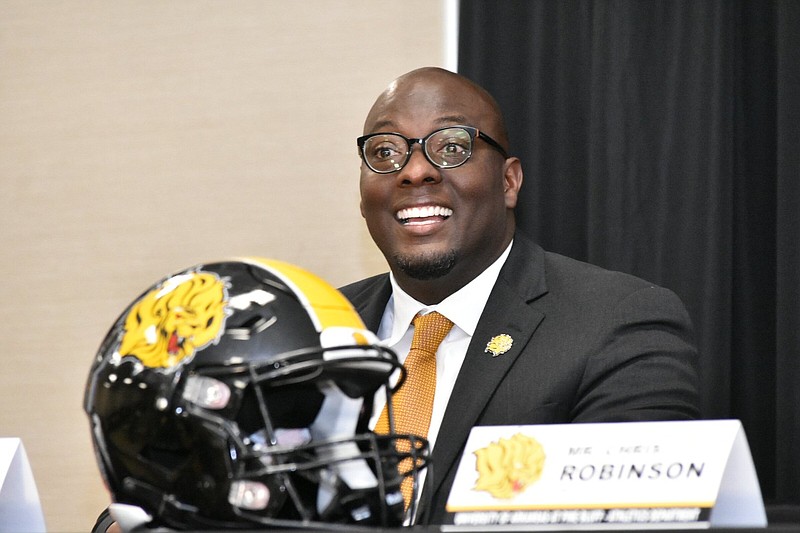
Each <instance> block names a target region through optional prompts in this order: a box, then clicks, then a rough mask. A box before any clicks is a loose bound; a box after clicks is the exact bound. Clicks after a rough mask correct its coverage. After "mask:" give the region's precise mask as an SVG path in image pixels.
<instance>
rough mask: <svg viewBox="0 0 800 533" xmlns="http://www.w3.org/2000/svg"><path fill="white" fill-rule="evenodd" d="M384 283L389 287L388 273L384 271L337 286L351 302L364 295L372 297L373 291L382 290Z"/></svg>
mask: <svg viewBox="0 0 800 533" xmlns="http://www.w3.org/2000/svg"><path fill="white" fill-rule="evenodd" d="M386 285H389V287H390V288H391V284H390V283H389V274H387V273H384V274H378V275H377V276H371V277H369V278H365V279H362V280H359V281H354V282H353V283H349V284H347V285H344V286H342V287H339V291H340V292H341V293H342V294H344V295H345V297H346V298H347V299H348V300H350V301H351V302H353V301H354V300H355V301H358V300H359V299H362V298H365V297H367V298H373V297H374V296H375V293H376V292H380V291H381V290H383V289H384V287H385V286H386Z"/></svg>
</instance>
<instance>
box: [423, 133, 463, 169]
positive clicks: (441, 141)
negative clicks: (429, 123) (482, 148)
mask: <svg viewBox="0 0 800 533" xmlns="http://www.w3.org/2000/svg"><path fill="white" fill-rule="evenodd" d="M428 145H429V146H428V149H429V153H430V154H431V155H432V156H435V157H436V158H437V159H441V160H442V161H451V162H452V161H461V160H463V159H466V158H467V157H468V156H469V154H470V151H471V150H472V139H471V138H470V136H469V133H467V132H466V131H465V130H462V129H460V128H452V129H446V130H442V131H440V132H438V133H437V134H435V135H434V136H433V137H431V138H430V139H429V140H428Z"/></svg>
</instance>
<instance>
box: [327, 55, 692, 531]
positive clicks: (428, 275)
mask: <svg viewBox="0 0 800 533" xmlns="http://www.w3.org/2000/svg"><path fill="white" fill-rule="evenodd" d="M460 126H466V128H459V127H460ZM364 134H365V135H364V137H361V138H360V139H359V151H360V154H361V157H362V164H361V181H360V190H361V213H362V215H363V217H364V219H365V220H366V223H367V227H368V229H369V232H370V234H371V236H372V238H373V240H374V241H375V243H376V244H377V246H378V247H379V248H380V250H381V252H382V253H383V254H384V256H385V258H386V261H387V262H388V264H389V268H390V270H391V273H390V274H384V275H380V276H376V277H373V278H369V279H366V280H362V281H360V282H357V283H354V284H351V285H348V286H346V287H344V288H343V289H342V292H344V294H345V295H346V296H347V297H348V298H349V299H350V300H351V301H352V302H353V304H354V306H355V307H356V309H357V310H358V312H359V313H360V314H361V316H362V318H363V319H364V322H365V324H366V325H367V327H368V328H370V329H372V330H373V331H376V332H377V333H378V336H379V337H380V338H381V339H382V340H385V341H386V342H387V343H388V344H389V346H391V347H393V348H394V349H395V350H396V351H397V352H398V354H399V355H400V356H401V358H402V356H403V354H404V353H406V352H407V351H408V348H409V346H410V344H411V337H412V335H413V329H414V328H413V326H410V323H411V320H412V318H413V317H414V316H415V315H416V314H417V313H419V312H423V313H427V312H429V311H438V312H439V313H441V314H443V315H445V316H446V317H447V318H448V319H449V320H450V321H452V322H453V323H454V326H453V327H452V329H451V330H450V332H449V333H448V335H447V337H446V338H445V339H444V342H443V343H442V344H441V345H440V347H439V349H438V351H437V352H436V387H435V396H434V400H433V414H432V417H431V422H430V429H429V431H428V439H429V440H430V442H431V445H432V449H433V454H432V458H433V465H434V466H433V469H432V471H431V472H430V473H429V475H428V478H427V479H426V481H425V488H424V491H423V496H422V498H421V508H420V513H418V514H421V515H422V517H421V520H418V522H419V521H424V520H426V519H428V520H430V522H432V523H441V522H442V521H443V520H444V518H445V504H446V499H447V496H448V493H449V491H450V488H451V485H452V483H453V477H454V475H455V471H456V466H457V464H458V460H459V458H460V456H461V452H462V451H463V447H464V444H465V442H466V439H467V436H468V434H469V431H470V429H471V428H472V427H473V426H476V425H504V424H545V423H570V422H609V421H641V420H674V419H692V418H697V417H698V416H699V410H698V403H699V402H698V394H697V377H696V358H697V354H696V350H695V348H694V346H693V343H692V340H691V333H690V330H691V325H690V321H689V318H688V316H687V313H686V311H685V309H684V307H683V304H682V303H681V302H680V301H679V299H678V298H677V296H675V295H674V294H673V293H672V292H670V291H668V290H665V289H662V288H659V287H656V286H653V285H652V284H650V283H647V282H645V281H642V280H640V279H637V278H634V277H632V276H628V275H625V274H621V273H616V272H610V271H606V270H603V269H600V268H598V267H594V266H591V265H588V264H585V263H581V262H578V261H575V260H572V259H569V258H565V257H563V256H559V255H556V254H553V253H548V252H545V251H543V250H542V249H541V248H539V247H538V246H537V245H535V244H534V243H532V242H531V241H530V240H528V238H527V237H525V235H523V234H522V233H520V232H518V231H517V230H516V226H515V218H514V207H515V206H516V203H517V197H518V194H519V191H520V187H521V185H522V181H523V172H522V166H521V163H520V161H519V159H517V158H516V157H510V156H508V155H507V149H508V148H507V147H508V139H507V133H506V130H505V127H504V122H503V119H502V115H501V112H500V110H499V107H498V105H497V104H496V102H495V101H494V99H493V98H492V97H491V96H490V95H489V94H488V93H487V92H486V91H485V90H484V89H482V88H481V87H479V86H477V85H476V84H474V83H473V82H471V81H469V80H467V79H466V78H464V77H462V76H459V75H457V74H454V73H451V72H448V71H445V70H441V69H437V68H422V69H418V70H415V71H412V72H409V73H407V74H405V75H403V76H401V77H400V78H398V79H397V80H395V81H394V82H392V83H391V84H390V85H389V87H388V88H387V89H386V91H384V92H383V93H382V94H381V95H380V96H379V97H378V99H377V101H376V102H375V104H374V105H373V107H372V109H371V110H370V112H369V114H368V116H367V118H366V121H365V124H364ZM396 134H399V135H396ZM497 341H502V342H501V343H500V348H496V347H493V346H494V344H497ZM379 403H380V402H379Z"/></svg>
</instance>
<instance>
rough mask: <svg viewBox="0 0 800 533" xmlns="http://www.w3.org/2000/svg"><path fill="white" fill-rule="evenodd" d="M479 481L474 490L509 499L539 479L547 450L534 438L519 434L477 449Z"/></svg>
mask: <svg viewBox="0 0 800 533" xmlns="http://www.w3.org/2000/svg"><path fill="white" fill-rule="evenodd" d="M474 453H475V456H476V458H477V461H476V467H475V469H476V470H477V471H478V481H477V482H476V483H475V487H474V488H473V490H484V491H486V492H488V493H489V494H491V495H492V496H494V497H495V498H502V499H508V498H512V497H514V496H516V495H517V494H519V493H520V492H522V491H523V490H525V488H526V487H527V486H528V485H530V484H532V483H535V482H536V481H538V480H539V478H540V477H541V475H542V469H543V468H544V459H545V455H544V448H542V445H541V444H539V442H538V441H537V440H536V439H534V438H533V437H528V436H526V435H522V434H521V433H517V434H516V435H514V436H513V437H511V438H510V439H504V438H501V439H500V440H499V441H497V442H492V443H491V444H489V445H488V446H486V447H485V448H481V449H479V450H475V452H474Z"/></svg>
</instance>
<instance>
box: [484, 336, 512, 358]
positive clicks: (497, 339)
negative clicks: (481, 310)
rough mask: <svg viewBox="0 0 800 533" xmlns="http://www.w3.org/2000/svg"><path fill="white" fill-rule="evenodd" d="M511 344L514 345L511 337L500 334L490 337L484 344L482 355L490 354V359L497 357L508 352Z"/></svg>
mask: <svg viewBox="0 0 800 533" xmlns="http://www.w3.org/2000/svg"><path fill="white" fill-rule="evenodd" d="M512 344H514V339H512V338H511V335H508V334H506V333H501V334H500V335H495V336H494V337H492V340H490V341H489V342H488V343H487V344H486V349H485V350H484V353H490V354H492V357H497V356H498V355H503V354H504V353H506V352H507V351H509V350H510V349H511V345H512Z"/></svg>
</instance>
